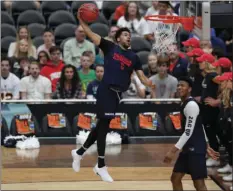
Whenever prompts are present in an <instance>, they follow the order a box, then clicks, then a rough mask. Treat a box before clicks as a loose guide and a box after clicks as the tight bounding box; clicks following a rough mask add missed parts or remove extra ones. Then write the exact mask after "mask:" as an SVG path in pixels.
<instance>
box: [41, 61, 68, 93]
mask: <svg viewBox="0 0 233 191" xmlns="http://www.w3.org/2000/svg"><path fill="white" fill-rule="evenodd" d="M64 66H65V65H64V63H63V62H62V61H60V62H59V64H58V65H54V64H52V63H51V62H50V61H49V62H48V64H47V65H46V66H44V67H43V68H42V69H41V71H40V74H41V75H42V76H44V77H46V78H48V79H49V80H50V81H51V83H52V91H53V92H54V91H55V90H56V85H57V81H58V80H59V79H60V76H61V71H62V69H63V67H64Z"/></svg>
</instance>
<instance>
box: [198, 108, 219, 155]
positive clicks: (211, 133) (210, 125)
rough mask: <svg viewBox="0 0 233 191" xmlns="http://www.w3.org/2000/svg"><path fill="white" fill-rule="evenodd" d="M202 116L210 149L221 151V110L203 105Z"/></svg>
mask: <svg viewBox="0 0 233 191" xmlns="http://www.w3.org/2000/svg"><path fill="white" fill-rule="evenodd" d="M201 108H202V110H201V116H202V122H203V125H204V128H205V132H206V136H207V138H208V140H209V144H210V147H211V148H212V149H214V150H215V151H218V150H219V141H218V139H217V134H218V115H219V109H218V108H213V107H210V106H203V105H202V107H201Z"/></svg>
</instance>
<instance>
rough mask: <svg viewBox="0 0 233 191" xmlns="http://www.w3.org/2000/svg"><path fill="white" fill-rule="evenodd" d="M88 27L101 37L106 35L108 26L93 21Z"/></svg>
mask: <svg viewBox="0 0 233 191" xmlns="http://www.w3.org/2000/svg"><path fill="white" fill-rule="evenodd" d="M90 28H91V30H92V31H93V32H95V33H97V34H99V35H100V36H101V37H105V36H108V31H109V27H108V25H106V24H102V23H93V24H91V25H90Z"/></svg>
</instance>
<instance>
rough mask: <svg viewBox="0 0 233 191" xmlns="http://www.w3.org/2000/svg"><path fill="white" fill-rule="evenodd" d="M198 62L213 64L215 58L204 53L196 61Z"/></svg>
mask: <svg viewBox="0 0 233 191" xmlns="http://www.w3.org/2000/svg"><path fill="white" fill-rule="evenodd" d="M196 60H197V61H198V62H209V63H214V62H215V57H214V56H213V55H212V54H208V53H204V54H202V55H201V56H200V57H198V58H197V59H196Z"/></svg>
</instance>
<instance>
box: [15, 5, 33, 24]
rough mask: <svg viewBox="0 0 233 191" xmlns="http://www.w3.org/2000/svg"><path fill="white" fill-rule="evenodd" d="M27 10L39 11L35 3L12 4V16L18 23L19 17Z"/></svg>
mask: <svg viewBox="0 0 233 191" xmlns="http://www.w3.org/2000/svg"><path fill="white" fill-rule="evenodd" d="M27 10H37V7H36V4H35V3H34V2H33V1H13V2H12V10H11V11H12V16H13V19H14V20H15V21H16V20H17V18H18V16H19V15H20V14H21V13H23V12H24V11H27Z"/></svg>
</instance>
